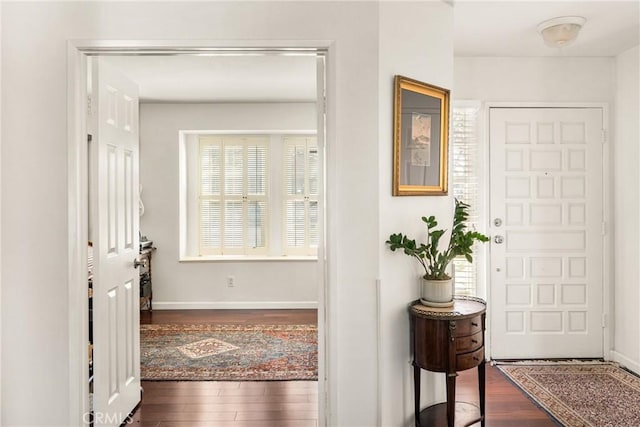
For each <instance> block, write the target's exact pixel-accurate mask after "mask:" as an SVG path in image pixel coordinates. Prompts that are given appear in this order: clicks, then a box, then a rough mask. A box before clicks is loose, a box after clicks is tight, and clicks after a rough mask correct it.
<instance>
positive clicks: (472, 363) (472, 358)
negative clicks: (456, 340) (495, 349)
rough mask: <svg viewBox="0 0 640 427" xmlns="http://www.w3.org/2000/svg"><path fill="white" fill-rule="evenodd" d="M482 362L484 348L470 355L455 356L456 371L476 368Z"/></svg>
mask: <svg viewBox="0 0 640 427" xmlns="http://www.w3.org/2000/svg"><path fill="white" fill-rule="evenodd" d="M483 361H484V347H481V348H479V349H478V350H476V351H472V352H471V353H464V354H459V355H457V356H456V370H457V371H464V370H465V369H471V368H475V367H476V366H478V365H479V364H480V363H482V362H483Z"/></svg>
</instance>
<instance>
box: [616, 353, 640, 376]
mask: <svg viewBox="0 0 640 427" xmlns="http://www.w3.org/2000/svg"><path fill="white" fill-rule="evenodd" d="M609 354H610V356H611V360H613V361H614V362H618V363H619V364H620V365H622V366H624V367H625V368H627V369H628V370H630V371H633V372H635V373H636V374H638V375H640V363H638V362H637V361H634V360H631V359H629V358H628V357H626V356H624V355H622V354H620V353H618V352H617V351H613V350H611V352H610V353H609Z"/></svg>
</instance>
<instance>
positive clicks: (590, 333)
mask: <svg viewBox="0 0 640 427" xmlns="http://www.w3.org/2000/svg"><path fill="white" fill-rule="evenodd" d="M489 117H490V151H491V156H490V157H491V160H490V169H491V172H490V173H491V178H490V179H491V222H492V226H493V229H492V236H493V239H492V242H491V306H490V310H489V311H490V313H491V340H492V341H491V352H492V357H493V358H496V359H500V358H547V357H558V358H562V357H602V355H603V342H602V325H601V315H602V310H603V305H602V291H603V273H602V271H603V270H602V268H603V267H602V264H603V237H602V231H601V230H602V224H603V223H602V221H603V217H602V212H603V196H602V191H603V189H602V179H603V176H602V173H603V160H602V128H603V124H602V110H601V109H597V108H590V109H565V108H492V109H491V110H490V114H489ZM496 220H500V221H497V222H496ZM500 222H501V224H500ZM496 224H500V225H496Z"/></svg>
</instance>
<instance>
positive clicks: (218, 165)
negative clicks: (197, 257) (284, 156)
mask: <svg viewBox="0 0 640 427" xmlns="http://www.w3.org/2000/svg"><path fill="white" fill-rule="evenodd" d="M267 182H268V139H267V138H266V137H234V136H224V137H217V136H201V137H200V150H199V192H198V199H199V211H200V212H199V213H200V215H199V219H200V227H199V229H200V254H201V255H212V254H222V255H225V254H248V253H261V252H264V251H265V250H266V248H267V235H268V234H267V214H268V185H267Z"/></svg>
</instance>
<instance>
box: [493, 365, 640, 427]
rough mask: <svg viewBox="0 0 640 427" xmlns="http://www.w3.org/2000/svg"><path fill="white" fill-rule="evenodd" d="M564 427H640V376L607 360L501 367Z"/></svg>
mask: <svg viewBox="0 0 640 427" xmlns="http://www.w3.org/2000/svg"><path fill="white" fill-rule="evenodd" d="M497 367H498V369H500V370H501V371H502V372H504V373H505V374H506V375H507V376H508V377H509V378H510V379H511V380H513V382H514V383H515V384H516V385H518V386H519V387H520V388H521V389H523V390H524V391H525V392H526V393H527V394H528V395H529V397H531V398H532V399H533V400H534V401H535V402H537V403H538V404H540V406H542V407H543V408H544V409H546V410H547V411H548V412H549V413H550V414H551V415H552V416H553V417H555V418H556V420H557V421H558V422H559V423H560V424H562V425H563V426H566V427H587V426H588V427H632V426H640V378H638V377H636V376H634V375H632V374H630V373H629V372H627V371H625V370H623V369H621V368H620V367H619V366H618V365H617V364H615V363H607V362H578V363H577V364H576V363H570V362H558V363H553V362H536V361H534V362H515V363H513V364H511V363H505V364H502V363H500V362H498V363H497Z"/></svg>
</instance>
